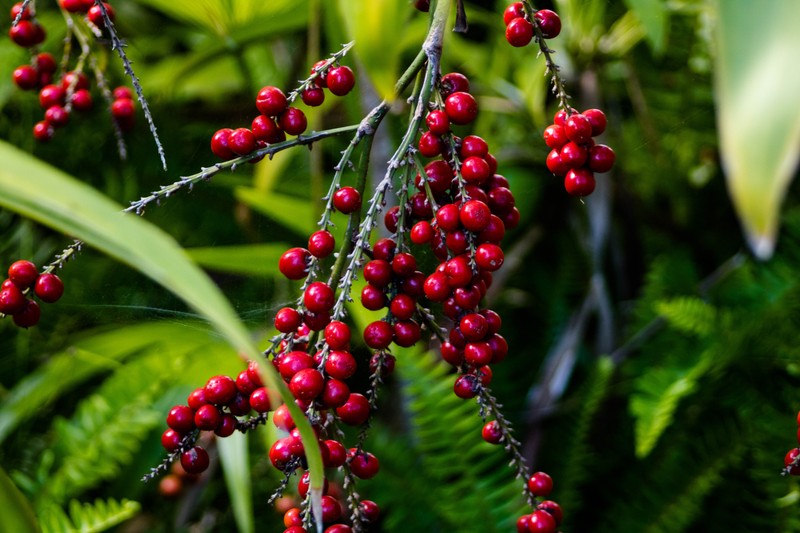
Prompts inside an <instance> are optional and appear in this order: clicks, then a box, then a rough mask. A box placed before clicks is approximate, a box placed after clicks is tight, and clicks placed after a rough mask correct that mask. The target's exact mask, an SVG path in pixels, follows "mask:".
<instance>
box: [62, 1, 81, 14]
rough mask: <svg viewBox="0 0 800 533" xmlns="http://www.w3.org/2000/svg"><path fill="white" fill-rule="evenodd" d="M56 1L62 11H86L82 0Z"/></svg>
mask: <svg viewBox="0 0 800 533" xmlns="http://www.w3.org/2000/svg"><path fill="white" fill-rule="evenodd" d="M58 3H59V4H60V5H61V8H62V9H63V10H64V11H67V12H69V13H85V12H86V11H88V9H86V7H85V4H84V2H83V0H59V2H58Z"/></svg>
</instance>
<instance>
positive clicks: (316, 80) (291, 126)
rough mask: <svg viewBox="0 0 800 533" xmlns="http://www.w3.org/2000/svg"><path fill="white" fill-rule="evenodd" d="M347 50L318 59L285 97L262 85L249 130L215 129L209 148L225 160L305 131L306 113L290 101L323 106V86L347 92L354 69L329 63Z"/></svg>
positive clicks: (331, 89)
mask: <svg viewBox="0 0 800 533" xmlns="http://www.w3.org/2000/svg"><path fill="white" fill-rule="evenodd" d="M348 49H349V47H345V49H343V51H342V52H340V53H339V54H338V55H335V56H334V57H333V58H331V59H329V60H322V61H319V62H317V63H316V64H315V65H314V67H313V68H312V69H311V77H309V78H308V79H307V80H306V81H305V82H303V83H302V84H301V85H300V87H298V88H297V89H296V90H295V91H292V92H291V93H290V94H289V95H288V96H287V95H286V94H284V92H283V91H282V90H281V89H279V88H278V87H274V86H271V85H269V86H266V87H264V88H262V89H261V90H260V91H259V92H258V95H257V96H256V108H257V109H258V111H259V112H260V113H261V114H260V115H258V116H257V117H255V118H254V119H253V122H252V124H251V125H250V129H248V128H236V129H235V130H234V129H231V128H223V129H220V130H217V131H216V132H215V133H214V135H213V136H212V137H211V151H212V152H214V155H216V156H217V157H219V158H221V159H223V160H226V161H227V160H230V159H233V158H235V157H237V156H246V155H250V154H251V153H253V152H254V151H255V150H257V149H263V148H266V147H267V146H269V145H270V144H274V143H279V142H283V141H285V140H286V134H289V135H301V134H302V133H304V132H305V131H306V128H307V127H308V120H307V119H306V115H305V113H303V111H302V110H301V109H299V108H297V107H293V106H291V105H290V104H291V103H292V102H293V101H294V100H295V99H296V98H297V96H298V95H300V97H301V99H302V100H303V103H305V104H306V105H308V106H311V107H316V106H319V105H322V102H323V101H324V100H325V91H324V90H323V89H326V88H327V89H328V90H329V91H330V92H331V93H332V94H334V95H336V96H344V95H346V94H347V93H349V92H350V91H351V90H352V89H353V87H354V86H355V83H356V79H355V75H354V74H353V71H352V70H351V69H350V67H347V66H344V65H341V66H332V65H333V64H334V62H336V61H338V59H339V57H341V55H343V54H344V53H346V52H347V50H348ZM260 160H261V158H255V159H251V160H250V162H251V163H257V162H258V161H260Z"/></svg>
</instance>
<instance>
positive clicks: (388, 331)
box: [364, 320, 393, 350]
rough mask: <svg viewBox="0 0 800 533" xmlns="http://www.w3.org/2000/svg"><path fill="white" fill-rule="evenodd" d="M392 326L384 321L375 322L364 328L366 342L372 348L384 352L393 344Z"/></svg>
mask: <svg viewBox="0 0 800 533" xmlns="http://www.w3.org/2000/svg"><path fill="white" fill-rule="evenodd" d="M392 336H393V331H392V326H390V325H389V324H388V323H386V322H383V321H380V320H378V321H375V322H372V323H370V324H368V325H367V327H365V328H364V342H365V343H366V345H367V346H369V347H370V348H373V349H375V350H383V349H384V348H386V347H388V346H389V344H391V342H392Z"/></svg>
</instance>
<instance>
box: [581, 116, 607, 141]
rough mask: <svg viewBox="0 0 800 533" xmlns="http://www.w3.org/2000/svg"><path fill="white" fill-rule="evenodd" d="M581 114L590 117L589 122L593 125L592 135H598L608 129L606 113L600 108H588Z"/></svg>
mask: <svg viewBox="0 0 800 533" xmlns="http://www.w3.org/2000/svg"><path fill="white" fill-rule="evenodd" d="M581 114H582V115H583V116H585V117H586V118H587V119H589V123H590V124H591V125H592V137H597V136H598V135H600V134H601V133H603V132H604V131H606V125H607V123H608V121H607V120H606V114H605V113H603V112H602V111H600V110H599V109H587V110H586V111H584V112H583V113H581Z"/></svg>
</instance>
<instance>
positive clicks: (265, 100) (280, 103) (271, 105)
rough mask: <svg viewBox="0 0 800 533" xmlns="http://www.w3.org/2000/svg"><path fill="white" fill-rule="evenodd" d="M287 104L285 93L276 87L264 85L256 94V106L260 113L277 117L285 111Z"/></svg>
mask: <svg viewBox="0 0 800 533" xmlns="http://www.w3.org/2000/svg"><path fill="white" fill-rule="evenodd" d="M288 106H289V101H288V100H287V98H286V95H285V94H283V91H281V90H280V89H279V88H277V87H273V86H267V87H264V88H262V89H261V90H260V91H258V95H256V107H257V108H258V110H259V111H260V112H261V114H262V115H266V116H268V117H277V116H278V115H280V114H281V113H283V112H284V111H286V108H287V107H288Z"/></svg>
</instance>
